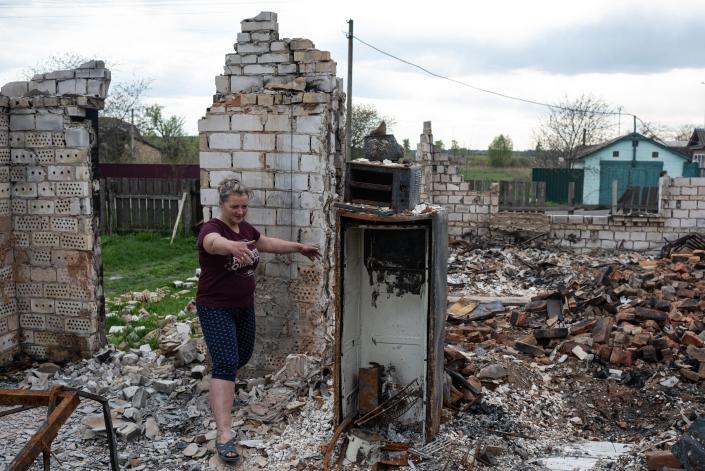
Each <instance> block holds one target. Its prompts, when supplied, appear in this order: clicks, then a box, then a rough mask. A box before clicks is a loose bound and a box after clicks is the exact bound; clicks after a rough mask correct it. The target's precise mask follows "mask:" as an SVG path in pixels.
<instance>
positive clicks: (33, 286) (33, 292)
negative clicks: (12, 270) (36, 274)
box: [15, 283, 42, 298]
mask: <svg viewBox="0 0 705 471" xmlns="http://www.w3.org/2000/svg"><path fill="white" fill-rule="evenodd" d="M15 288H16V289H17V296H21V297H24V298H30V297H35V296H41V295H42V284H41V283H16V284H15Z"/></svg>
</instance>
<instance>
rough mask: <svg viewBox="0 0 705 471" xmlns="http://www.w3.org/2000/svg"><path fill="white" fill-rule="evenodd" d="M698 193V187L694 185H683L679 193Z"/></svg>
mask: <svg viewBox="0 0 705 471" xmlns="http://www.w3.org/2000/svg"><path fill="white" fill-rule="evenodd" d="M697 194H698V187H695V186H684V187H681V195H688V196H692V195H697Z"/></svg>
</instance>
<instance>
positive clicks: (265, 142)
mask: <svg viewBox="0 0 705 471" xmlns="http://www.w3.org/2000/svg"><path fill="white" fill-rule="evenodd" d="M279 137H280V136H277V139H278V138H279ZM242 148H243V150H262V151H272V150H274V149H275V136H274V134H245V135H244V139H243V143H242Z"/></svg>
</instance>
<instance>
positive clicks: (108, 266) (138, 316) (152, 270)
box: [101, 233, 198, 348]
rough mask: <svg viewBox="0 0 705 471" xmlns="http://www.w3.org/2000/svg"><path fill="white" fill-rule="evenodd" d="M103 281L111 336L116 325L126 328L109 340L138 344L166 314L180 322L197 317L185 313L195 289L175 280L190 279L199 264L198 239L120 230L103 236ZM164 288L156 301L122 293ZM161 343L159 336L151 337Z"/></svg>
mask: <svg viewBox="0 0 705 471" xmlns="http://www.w3.org/2000/svg"><path fill="white" fill-rule="evenodd" d="M101 239H102V254H103V284H104V288H105V297H106V310H107V312H108V313H107V317H106V320H105V328H106V334H107V332H108V331H109V330H110V328H111V327H112V326H116V325H117V326H125V328H124V330H123V331H122V332H119V333H113V334H108V340H109V341H110V342H111V343H113V344H115V345H118V346H121V347H123V348H124V347H128V346H129V347H138V346H139V345H141V344H142V343H145V341H144V340H143V337H144V336H145V335H146V334H148V333H149V332H151V331H153V330H154V329H156V328H158V327H160V326H161V325H162V324H163V323H164V320H163V319H164V317H165V316H167V315H174V316H176V317H177V319H178V320H185V319H189V318H192V317H193V314H189V313H187V312H184V308H185V307H186V305H187V304H188V303H189V302H190V301H191V300H192V299H193V298H194V297H195V296H196V288H195V286H192V287H190V288H184V287H179V288H177V287H175V286H174V281H177V280H178V281H185V280H186V279H187V278H191V277H193V276H194V274H195V269H196V268H197V267H198V256H197V253H196V239H195V238H194V237H186V238H179V239H175V240H174V244H173V245H170V244H169V237H165V236H163V235H160V234H154V233H138V234H115V235H109V236H103V237H102V238H101ZM145 290H148V291H157V290H158V291H160V292H161V293H162V294H163V297H162V298H161V299H160V300H158V301H155V302H144V301H140V302H132V303H130V302H127V301H126V300H124V299H121V298H120V295H123V294H125V293H131V292H142V291H145ZM150 343H151V344H152V346H153V347H154V346H156V345H155V344H156V338H154V339H152V340H151V341H150Z"/></svg>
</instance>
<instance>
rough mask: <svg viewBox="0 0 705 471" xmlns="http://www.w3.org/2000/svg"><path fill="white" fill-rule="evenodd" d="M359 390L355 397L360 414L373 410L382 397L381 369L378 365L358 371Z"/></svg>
mask: <svg viewBox="0 0 705 471" xmlns="http://www.w3.org/2000/svg"><path fill="white" fill-rule="evenodd" d="M358 378H359V380H360V389H359V390H358V395H357V407H358V410H359V411H360V414H367V413H368V412H370V411H372V410H374V409H375V408H376V407H377V406H378V405H379V402H380V398H381V397H382V368H381V367H380V366H378V365H375V366H371V367H370V368H360V369H359V370H358Z"/></svg>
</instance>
